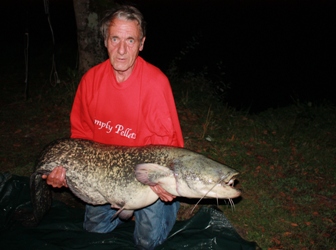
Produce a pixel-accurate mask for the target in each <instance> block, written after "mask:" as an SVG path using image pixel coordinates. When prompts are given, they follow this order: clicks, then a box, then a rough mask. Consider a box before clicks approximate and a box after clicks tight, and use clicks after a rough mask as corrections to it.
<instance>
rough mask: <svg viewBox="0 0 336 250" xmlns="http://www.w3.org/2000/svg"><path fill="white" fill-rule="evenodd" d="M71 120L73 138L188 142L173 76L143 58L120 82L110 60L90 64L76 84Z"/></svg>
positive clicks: (120, 142) (126, 142) (136, 142)
mask: <svg viewBox="0 0 336 250" xmlns="http://www.w3.org/2000/svg"><path fill="white" fill-rule="evenodd" d="M70 120H71V137H72V138H83V139H89V140H93V141H96V142H101V143H106V144H115V145H124V146H143V145H149V144H161V145H171V146H179V147H183V146H184V142H183V137H182V132H181V128H180V124H179V120H178V116H177V112H176V107H175V102H174V98H173V95H172V91H171V87H170V84H169V81H168V79H167V77H166V76H165V75H164V74H163V73H162V72H161V71H160V70H159V69H158V68H156V67H155V66H153V65H151V64H149V63H147V62H146V61H145V60H143V59H142V58H141V57H138V58H137V59H136V62H135V66H134V69H133V72H132V74H131V76H130V77H129V78H128V79H127V80H126V81H124V82H122V83H118V82H117V81H116V77H115V74H114V71H113V68H112V65H111V63H110V60H106V61H105V62H103V63H101V64H98V65H97V66H95V67H93V68H92V69H90V70H89V71H88V72H87V73H86V74H85V75H84V76H83V78H82V80H81V82H80V84H79V86H78V90H77V93H76V96H75V100H74V104H73V107H72V111H71V115H70Z"/></svg>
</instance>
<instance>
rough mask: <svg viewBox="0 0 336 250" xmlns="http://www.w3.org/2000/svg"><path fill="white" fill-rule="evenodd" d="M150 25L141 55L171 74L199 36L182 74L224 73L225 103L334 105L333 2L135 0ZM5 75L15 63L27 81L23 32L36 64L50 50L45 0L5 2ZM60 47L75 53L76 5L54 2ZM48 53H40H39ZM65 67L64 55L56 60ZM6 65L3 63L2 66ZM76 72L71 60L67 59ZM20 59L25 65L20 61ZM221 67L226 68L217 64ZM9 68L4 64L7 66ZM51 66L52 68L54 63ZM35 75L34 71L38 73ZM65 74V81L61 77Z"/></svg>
mask: <svg viewBox="0 0 336 250" xmlns="http://www.w3.org/2000/svg"><path fill="white" fill-rule="evenodd" d="M134 2H135V3H136V4H137V7H138V8H139V9H140V10H141V11H142V12H143V14H144V15H145V19H146V20H147V23H148V33H147V40H146V43H145V49H144V51H143V52H142V54H141V55H142V56H143V57H144V58H145V59H146V60H147V61H149V62H151V63H153V64H155V65H156V66H158V67H160V68H161V69H162V70H165V69H167V67H168V66H169V63H170V62H171V61H172V60H173V59H174V58H176V56H178V55H179V53H180V51H181V50H183V49H184V48H185V47H186V44H188V42H189V43H190V42H191V41H192V38H193V37H194V38H195V39H196V41H197V42H198V45H197V46H196V47H195V48H194V49H193V50H191V52H190V54H188V55H187V56H186V57H185V58H184V59H183V60H182V62H181V65H180V66H181V69H182V70H184V71H191V70H194V71H196V72H197V71H199V70H202V69H204V67H207V68H208V71H209V77H214V78H216V77H218V76H219V75H220V74H221V73H223V72H224V73H225V75H224V78H223V79H222V80H224V81H225V82H226V83H230V85H231V88H230V89H229V90H228V92H227V95H226V97H225V101H226V102H228V103H229V104H230V105H231V106H233V107H236V108H238V109H240V108H245V109H246V108H249V109H250V111H252V112H259V111H262V110H265V109H267V108H269V107H273V108H277V107H282V106H286V105H289V104H292V103H294V102H295V101H296V100H300V102H303V103H305V102H312V103H313V105H314V104H317V103H320V102H322V101H323V100H329V101H331V102H333V103H335V91H334V88H335V87H334V85H335V83H336V81H335V80H336V53H335V44H336V39H335V37H336V34H335V33H336V32H335V27H336V26H335V24H336V22H335V8H334V3H333V1H311V0H308V1H297V0H295V1H285V0H283V1H281V0H268V1H266V0H264V1H248V0H236V1H235V0H229V1H225V0H223V1H213V0H208V1H206V0H198V1H197V0H195V1H192V0H185V1H183V0H180V1H175V0H172V1H167V0H166V1H154V0H151V1H150V0H146V1H134ZM0 6H1V9H2V15H1V19H2V20H1V24H2V25H1V27H2V34H1V57H2V59H5V60H6V64H5V65H2V66H1V71H0V72H2V74H3V73H4V72H6V70H7V69H11V70H12V69H13V68H15V67H16V66H19V67H21V68H19V69H18V72H22V78H24V70H22V66H21V64H22V65H23V64H24V56H23V50H24V44H25V42H24V38H25V36H24V33H25V31H28V32H29V37H30V50H29V51H30V54H29V58H30V60H31V61H34V60H35V61H36V60H38V58H39V56H40V54H41V53H44V52H43V51H44V50H45V53H50V43H51V36H50V30H49V27H48V21H47V16H46V14H45V10H44V3H43V1H42V0H39V1H38V0H26V1H23V0H21V1H8V2H2V3H1V4H0ZM49 10H50V18H51V22H52V25H53V29H54V34H55V39H56V48H57V49H60V50H62V48H63V46H64V44H66V45H67V46H70V47H72V48H73V49H74V50H76V29H75V20H74V13H73V6H72V1H71V0H62V1H60V0H59V1H56V0H54V1H49ZM41 51H42V52H41ZM56 59H57V62H58V63H60V62H62V60H63V58H56ZM3 61H4V60H1V62H3ZM66 61H67V62H69V64H70V65H68V67H75V65H76V62H75V60H72V59H71V57H70V56H69V58H67V60H66ZM17 62H19V63H17ZM219 63H221V65H222V66H221V70H219V68H218V67H217V66H216V65H218V64H219ZM2 64H3V63H2ZM50 67H51V65H50ZM32 70H33V69H32ZM61 77H62V76H61Z"/></svg>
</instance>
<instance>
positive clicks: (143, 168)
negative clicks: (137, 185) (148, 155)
mask: <svg viewBox="0 0 336 250" xmlns="http://www.w3.org/2000/svg"><path fill="white" fill-rule="evenodd" d="M172 173H173V171H171V170H170V169H169V168H167V167H163V166H160V165H158V164H155V163H142V164H138V165H136V166H135V178H136V179H137V180H138V181H139V182H141V183H142V184H145V185H149V186H154V185H157V184H158V182H159V179H160V178H162V177H166V176H169V175H171V174H172Z"/></svg>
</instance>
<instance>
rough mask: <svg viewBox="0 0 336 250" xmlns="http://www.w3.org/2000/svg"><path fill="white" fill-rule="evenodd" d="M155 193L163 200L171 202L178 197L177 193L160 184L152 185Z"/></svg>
mask: <svg viewBox="0 0 336 250" xmlns="http://www.w3.org/2000/svg"><path fill="white" fill-rule="evenodd" d="M150 188H151V189H152V190H153V192H154V193H156V194H157V195H158V196H159V198H160V199H161V200H162V201H165V202H170V201H172V200H174V199H175V198H176V196H175V195H172V194H170V193H168V192H167V191H166V190H164V189H163V188H162V187H161V186H160V185H155V186H150Z"/></svg>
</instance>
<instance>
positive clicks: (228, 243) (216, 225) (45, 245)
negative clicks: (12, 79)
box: [0, 173, 258, 250]
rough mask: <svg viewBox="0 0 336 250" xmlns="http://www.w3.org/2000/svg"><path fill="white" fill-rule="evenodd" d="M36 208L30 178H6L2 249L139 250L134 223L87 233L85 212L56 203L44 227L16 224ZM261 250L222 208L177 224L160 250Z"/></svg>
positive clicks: (1, 196) (0, 182) (0, 212)
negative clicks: (22, 211)
mask: <svg viewBox="0 0 336 250" xmlns="http://www.w3.org/2000/svg"><path fill="white" fill-rule="evenodd" d="M22 205H30V194H29V178H28V177H22V176H16V175H11V174H9V173H3V174H2V173H0V246H1V248H2V249H34V250H35V249H48V250H53V249H64V250H66V249H85V250H86V249H95V250H96V249H97V250H101V249H134V244H133V241H132V239H133V229H134V221H130V222H127V223H124V224H122V225H121V226H119V227H118V228H117V229H115V230H114V231H113V232H111V233H106V234H98V233H89V232H86V231H85V230H83V228H82V223H83V218H84V210H83V209H76V208H72V207H69V206H66V205H65V204H64V203H61V202H59V201H55V200H54V201H53V205H52V208H51V210H50V211H49V212H48V213H47V215H46V216H45V217H44V219H43V220H42V222H41V223H40V225H39V226H37V227H35V228H25V227H23V226H21V224H20V223H19V222H16V221H15V220H14V219H13V214H14V211H15V209H16V208H17V207H18V206H22ZM257 248H258V246H257V244H256V243H254V242H247V241H245V240H244V239H242V238H241V237H240V236H239V234H238V233H237V232H236V231H235V229H234V228H233V227H232V225H231V224H230V222H229V221H228V220H227V218H226V217H225V216H224V215H223V213H221V212H220V211H217V210H216V209H213V208H209V207H202V208H201V209H200V210H199V211H198V212H197V213H196V214H195V216H193V217H192V218H191V219H189V220H186V221H177V222H176V223H175V225H174V227H173V229H172V231H171V233H170V235H169V237H168V239H167V240H166V241H165V242H164V243H163V245H161V246H159V247H157V248H156V249H160V250H168V249H169V250H170V249H195V250H198V249H215V250H216V249H218V250H219V249H221V250H225V249H230V250H236V249H237V250H238V249H239V250H250V249H251V250H252V249H257Z"/></svg>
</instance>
